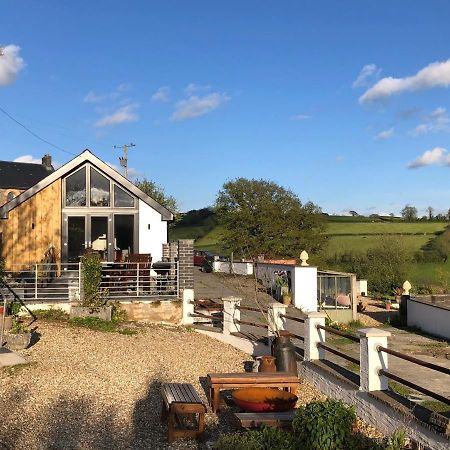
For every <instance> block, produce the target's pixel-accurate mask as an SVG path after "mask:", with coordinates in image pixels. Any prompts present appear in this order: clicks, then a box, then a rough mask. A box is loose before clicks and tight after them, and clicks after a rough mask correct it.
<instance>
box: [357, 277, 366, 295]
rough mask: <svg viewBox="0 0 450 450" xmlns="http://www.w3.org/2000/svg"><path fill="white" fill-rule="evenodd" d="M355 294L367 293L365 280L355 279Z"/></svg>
mask: <svg viewBox="0 0 450 450" xmlns="http://www.w3.org/2000/svg"><path fill="white" fill-rule="evenodd" d="M356 295H367V280H356Z"/></svg>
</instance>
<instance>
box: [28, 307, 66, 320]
mask: <svg viewBox="0 0 450 450" xmlns="http://www.w3.org/2000/svg"><path fill="white" fill-rule="evenodd" d="M33 313H34V315H35V316H36V317H37V318H38V319H42V320H67V319H68V318H69V315H68V314H67V313H65V312H64V311H63V310H62V309H59V308H50V309H36V310H34V311H33Z"/></svg>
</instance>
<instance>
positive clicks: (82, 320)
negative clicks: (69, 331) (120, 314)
mask: <svg viewBox="0 0 450 450" xmlns="http://www.w3.org/2000/svg"><path fill="white" fill-rule="evenodd" d="M69 324H70V325H73V326H77V327H83V328H89V329H91V330H95V331H103V332H106V333H119V334H124V335H126V336H134V335H136V334H137V330H134V329H133V328H121V327H120V326H119V324H118V323H117V322H113V321H111V322H110V321H108V320H102V319H99V318H98V317H74V318H72V319H70V320H69Z"/></svg>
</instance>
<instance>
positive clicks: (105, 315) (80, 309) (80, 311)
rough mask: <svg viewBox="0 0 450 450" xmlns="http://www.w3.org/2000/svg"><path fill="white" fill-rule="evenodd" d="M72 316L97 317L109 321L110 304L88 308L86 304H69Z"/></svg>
mask: <svg viewBox="0 0 450 450" xmlns="http://www.w3.org/2000/svg"><path fill="white" fill-rule="evenodd" d="M73 317H97V318H98V319H102V320H106V321H108V322H111V318H112V306H100V307H99V308H89V307H87V306H71V307H70V318H71V319H72V318H73Z"/></svg>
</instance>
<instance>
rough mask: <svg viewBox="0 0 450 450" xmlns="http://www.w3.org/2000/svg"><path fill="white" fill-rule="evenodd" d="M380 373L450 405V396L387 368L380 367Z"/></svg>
mask: <svg viewBox="0 0 450 450" xmlns="http://www.w3.org/2000/svg"><path fill="white" fill-rule="evenodd" d="M378 373H379V375H384V376H385V377H386V378H389V379H391V380H394V381H397V382H398V383H401V384H404V385H405V386H408V387H410V388H411V389H414V390H416V391H419V392H422V394H425V395H428V396H429V397H432V398H434V399H436V400H438V401H440V402H442V403H445V404H447V405H450V398H447V397H444V396H442V395H440V394H436V392H433V391H430V390H428V389H426V388H424V387H422V386H419V385H417V384H415V383H412V382H411V381H408V380H405V379H404V378H402V377H399V376H398V375H394V374H393V373H391V372H388V371H387V370H384V369H380V370H379V371H378Z"/></svg>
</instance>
